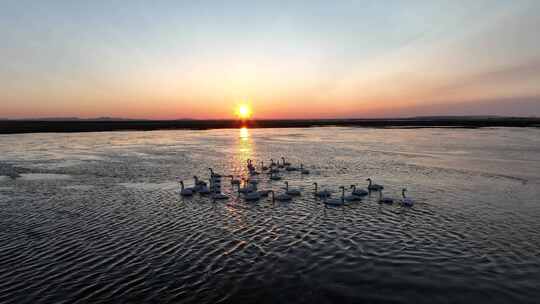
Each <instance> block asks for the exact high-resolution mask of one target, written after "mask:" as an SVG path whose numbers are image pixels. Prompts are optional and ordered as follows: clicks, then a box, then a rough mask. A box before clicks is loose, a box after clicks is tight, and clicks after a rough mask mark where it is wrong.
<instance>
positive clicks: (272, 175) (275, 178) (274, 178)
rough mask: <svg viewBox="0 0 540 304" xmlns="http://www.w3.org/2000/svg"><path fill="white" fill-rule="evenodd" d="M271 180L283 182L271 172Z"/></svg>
mask: <svg viewBox="0 0 540 304" xmlns="http://www.w3.org/2000/svg"><path fill="white" fill-rule="evenodd" d="M270 179H271V180H274V181H278V180H281V176H279V175H277V174H274V173H273V172H270Z"/></svg>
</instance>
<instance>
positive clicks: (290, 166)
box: [285, 164, 298, 171]
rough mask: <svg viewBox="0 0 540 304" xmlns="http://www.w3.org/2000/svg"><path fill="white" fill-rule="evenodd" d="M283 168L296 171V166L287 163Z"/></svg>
mask: <svg viewBox="0 0 540 304" xmlns="http://www.w3.org/2000/svg"><path fill="white" fill-rule="evenodd" d="M285 170H287V171H298V168H296V167H295V166H293V165H290V164H289V165H288V166H286V168H285Z"/></svg>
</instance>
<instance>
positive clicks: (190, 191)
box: [178, 180, 193, 196]
mask: <svg viewBox="0 0 540 304" xmlns="http://www.w3.org/2000/svg"><path fill="white" fill-rule="evenodd" d="M178 182H179V183H180V195H181V196H192V195H193V189H191V188H184V181H181V180H179V181H178Z"/></svg>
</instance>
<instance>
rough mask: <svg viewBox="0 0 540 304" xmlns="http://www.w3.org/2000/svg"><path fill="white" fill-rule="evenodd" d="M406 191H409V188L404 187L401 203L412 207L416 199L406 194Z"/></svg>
mask: <svg viewBox="0 0 540 304" xmlns="http://www.w3.org/2000/svg"><path fill="white" fill-rule="evenodd" d="M405 192H407V189H406V188H403V189H402V190H401V196H402V197H403V198H402V199H401V204H402V205H403V206H407V207H412V205H414V200H413V199H412V198H410V197H407V196H405Z"/></svg>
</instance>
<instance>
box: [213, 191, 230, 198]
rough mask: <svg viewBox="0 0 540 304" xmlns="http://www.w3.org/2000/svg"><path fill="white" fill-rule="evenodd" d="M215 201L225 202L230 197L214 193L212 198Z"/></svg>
mask: <svg viewBox="0 0 540 304" xmlns="http://www.w3.org/2000/svg"><path fill="white" fill-rule="evenodd" d="M211 197H212V198H213V199H215V200H224V199H228V198H229V197H228V196H227V195H225V194H223V193H221V192H219V193H213V194H212V196H211Z"/></svg>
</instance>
